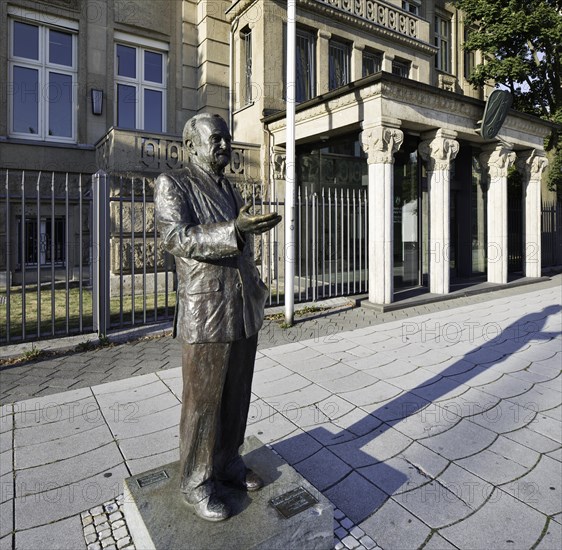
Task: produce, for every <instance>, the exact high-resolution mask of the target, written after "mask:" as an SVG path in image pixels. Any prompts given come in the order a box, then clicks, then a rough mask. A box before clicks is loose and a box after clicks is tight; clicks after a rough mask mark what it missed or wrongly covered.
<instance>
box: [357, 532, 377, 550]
mask: <svg viewBox="0 0 562 550" xmlns="http://www.w3.org/2000/svg"><path fill="white" fill-rule="evenodd" d="M359 542H360V543H361V544H362V545H363V546H364V547H365V548H366V549H367V550H372V549H373V548H374V547H375V546H376V545H377V544H376V542H375V541H374V540H373V539H372V538H371V537H370V536H369V535H365V536H364V537H361V539H360V540H359Z"/></svg>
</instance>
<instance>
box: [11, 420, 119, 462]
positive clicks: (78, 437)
mask: <svg viewBox="0 0 562 550" xmlns="http://www.w3.org/2000/svg"><path fill="white" fill-rule="evenodd" d="M111 441H113V436H112V434H111V432H110V431H109V429H108V428H107V426H105V425H100V426H97V427H96V428H93V429H91V430H87V431H85V432H77V433H74V434H72V435H69V436H67V437H64V438H59V439H54V440H51V441H46V442H44V443H38V444H36V445H27V446H26V447H17V448H16V450H15V456H16V468H18V469H22V468H32V467H34V466H39V465H41V464H46V463H48V462H55V461H59V460H64V459H67V458H70V457H73V456H76V455H79V454H83V453H86V452H89V451H92V450H95V449H97V448H99V447H102V446H103V445H107V444H108V443H110V442H111Z"/></svg>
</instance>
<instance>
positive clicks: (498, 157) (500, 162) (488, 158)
mask: <svg viewBox="0 0 562 550" xmlns="http://www.w3.org/2000/svg"><path fill="white" fill-rule="evenodd" d="M516 158H517V155H516V154H515V153H514V152H513V151H512V150H511V149H510V148H509V147H506V146H505V145H503V144H499V145H497V146H496V147H495V148H494V149H490V150H487V151H484V152H483V153H482V154H481V155H480V162H481V163H482V165H483V166H484V168H485V170H486V171H487V172H488V174H489V176H490V177H491V178H507V173H508V171H509V169H510V168H511V166H512V165H513V163H514V162H515V160H516Z"/></svg>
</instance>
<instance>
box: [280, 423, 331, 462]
mask: <svg viewBox="0 0 562 550" xmlns="http://www.w3.org/2000/svg"><path fill="white" fill-rule="evenodd" d="M272 447H273V449H274V450H275V451H277V452H278V453H279V454H280V455H281V456H282V457H283V458H284V459H285V460H286V461H287V462H288V463H289V464H295V463H297V462H301V461H302V460H304V459H306V458H308V457H310V456H312V455H313V454H314V453H317V452H318V451H319V450H320V449H321V448H322V445H320V443H318V441H317V440H316V439H314V438H313V437H311V436H310V435H309V434H307V433H305V432H303V431H300V430H299V431H297V432H295V433H294V434H293V435H292V436H291V437H289V438H288V439H285V440H282V441H278V442H277V443H274V444H273V445H272Z"/></svg>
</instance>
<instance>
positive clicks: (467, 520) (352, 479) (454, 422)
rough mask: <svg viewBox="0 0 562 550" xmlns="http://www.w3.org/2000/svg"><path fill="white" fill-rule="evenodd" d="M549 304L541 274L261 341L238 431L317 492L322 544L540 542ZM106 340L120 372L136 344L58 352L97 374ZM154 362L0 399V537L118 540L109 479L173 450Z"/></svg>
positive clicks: (554, 295)
mask: <svg viewBox="0 0 562 550" xmlns="http://www.w3.org/2000/svg"><path fill="white" fill-rule="evenodd" d="M559 281H560V279H559V280H558V282H559ZM561 311H562V307H561V293H560V288H559V287H556V286H550V287H549V286H546V287H545V288H541V289H540V290H530V289H526V291H525V292H522V291H521V292H520V293H519V294H517V298H516V299H514V298H513V297H512V296H507V297H500V298H493V297H492V296H488V297H487V298H486V300H485V301H484V300H483V301H479V300H474V303H472V304H471V305H463V306H461V307H456V308H451V307H449V308H447V309H444V310H441V311H436V312H434V313H425V314H422V315H418V316H410V317H408V318H406V319H404V320H397V321H392V320H391V321H387V322H385V323H384V324H378V325H373V326H368V324H367V326H365V324H364V325H362V326H359V327H358V328H355V329H354V330H350V331H347V332H345V331H342V332H334V330H330V331H327V335H326V336H320V335H319V333H318V334H317V335H316V337H315V338H313V339H311V340H300V341H295V342H290V343H286V344H284V345H280V346H276V347H272V348H268V347H265V348H264V347H262V348H261V350H260V352H258V359H257V362H256V373H255V378H254V384H253V392H254V395H253V400H252V404H251V410H250V418H249V423H248V429H247V433H248V434H253V435H256V436H257V437H259V438H260V439H261V440H262V441H263V442H264V443H266V444H268V445H269V446H271V448H272V449H273V450H274V451H275V452H277V453H278V454H279V455H281V456H282V457H283V458H284V459H285V460H287V461H288V462H289V463H290V464H292V465H293V466H294V467H295V468H296V469H297V470H298V471H299V472H301V474H302V475H304V476H305V477H306V478H307V479H308V480H309V481H310V482H311V483H313V484H314V485H315V486H316V487H317V488H318V489H319V490H321V491H322V492H323V493H324V495H326V496H327V497H328V498H329V499H331V501H332V502H333V503H334V506H335V508H336V513H335V521H334V535H335V542H334V544H335V547H336V548H338V549H342V548H348V549H354V548H358V549H363V548H368V549H372V548H376V547H377V544H378V547H380V548H386V549H387V550H391V549H410V548H412V549H415V548H420V549H421V548H423V549H424V550H431V549H440V550H444V549H448V548H451V549H455V548H457V549H459V548H460V549H465V548H471V549H472V548H475V549H494V550H503V549H504V548H513V549H519V548H529V549H530V548H536V549H542V550H544V549H554V548H556V549H557V548H559V547H562V504H561V502H562V498H561V493H562V485H561V479H562V444H561V426H562V421H561V394H562V378H561V374H560V367H561V365H562V338H561V334H560V332H561V328H562V315H561ZM356 314H357V313H356V311H355V310H351V311H350V312H348V313H347V315H348V317H349V318H353V319H356V317H354V316H355V315H356ZM342 315H344V314H342ZM340 320H341V319H340ZM326 322H329V321H326ZM350 328H352V327H350ZM156 342H159V341H156ZM162 342H166V346H168V347H169V346H170V344H169V342H167V340H162ZM145 346H147V347H148V348H150V349H149V351H150V354H151V356H152V357H153V358H154V357H156V356H157V354H156V350H157V349H158V348H157V347H155V344H154V341H148V342H147V343H146V344H145ZM121 348H124V349H126V356H127V357H128V360H129V362H128V363H127V364H126V366H127V368H134V367H135V366H138V365H141V363H142V362H138V363H137V362H135V360H133V359H132V358H133V357H135V354H136V353H140V354H142V351H143V343H142V342H138V343H134V344H126V345H123V346H118V347H116V348H110V349H109V350H98V352H91V354H90V355H89V356H88V355H87V354H79V355H80V356H81V357H78V356H77V355H75V356H72V357H69V358H68V361H72V364H73V365H74V366H75V368H77V369H82V368H83V366H82V364H81V360H82V359H83V360H84V361H86V362H88V363H89V364H90V366H91V365H92V357H94V356H95V354H96V353H99V352H101V353H99V355H98V356H97V361H98V368H99V371H98V372H99V373H101V374H103V375H107V374H108V372H109V371H108V369H107V368H106V369H105V370H103V369H104V367H107V362H108V361H112V360H115V361H118V360H119V359H118V357H119V353H118V352H119V350H120V349H121ZM120 353H123V349H121V352H120ZM150 354H149V355H150ZM170 357H172V358H173V356H169V355H164V356H162V358H161V361H160V367H159V368H158V369H154V370H157V372H153V373H147V374H144V375H140V376H135V377H133V378H126V379H123V380H119V381H111V382H109V383H105V384H102V385H97V386H95V385H94V386H92V387H91V388H90V387H87V388H82V389H77V390H71V391H67V392H65V393H62V394H54V395H48V396H44V397H36V398H32V399H29V400H26V401H19V402H16V403H14V404H13V405H11V404H9V405H4V406H3V407H2V411H1V412H2V416H1V422H0V428H1V432H0V444H1V448H0V453H1V454H0V459H1V460H0V466H1V468H0V483H1V486H2V500H1V503H0V512H1V519H2V522H1V525H2V531H1V532H0V537H2V538H0V549H1V550H5V549H8V548H12V542H13V541H12V535H11V534H10V531H11V529H12V519H15V528H16V531H15V537H14V539H15V543H16V546H17V548H18V549H20V548H22V549H25V548H30V549H32V548H39V547H41V548H48V547H47V546H45V540H58V541H59V543H60V547H61V548H72V549H74V548H80V547H82V548H86V545H87V544H89V545H90V546H88V548H90V550H93V549H99V548H101V547H102V546H103V547H104V548H122V547H125V548H132V545H131V541H130V538H128V536H129V535H128V533H127V527H126V525H125V524H124V522H123V518H122V517H121V516H120V515H119V514H120V512H119V509H118V508H119V501H118V500H116V499H118V498H119V495H120V494H121V491H122V480H123V479H124V478H125V477H127V476H129V475H130V474H135V473H139V472H142V471H144V470H147V469H149V468H153V467H156V466H158V465H161V464H165V463H167V462H171V461H173V460H176V459H177V455H178V453H177V442H178V437H177V425H178V420H179V411H180V399H181V373H180V370H179V369H178V368H171V369H169V370H166V369H167V368H169V367H170V366H171V364H170V362H171V363H172V364H173V361H172V360H171V359H170ZM175 357H176V358H175V359H174V360H175V361H179V359H178V357H177V356H175ZM112 358H113V359H112ZM103 363H106V364H105V365H104V364H103ZM131 365H132V366H131ZM94 369H95V367H94ZM25 370H26V372H30V370H29V369H27V367H25ZM90 372H91V373H94V370H91V371H90ZM25 376H32V374H28V375H24V377H23V379H24V380H25ZM108 376H109V375H108ZM30 383H31V380H30ZM57 383H58V382H57ZM114 508H115V510H114ZM112 514H113V515H112ZM118 516H119V517H118ZM96 522H97V523H96ZM99 525H101V526H102V527H103V529H102V528H101V527H100V528H97V526H99ZM55 533H56V534H55ZM375 541H376V542H375Z"/></svg>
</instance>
